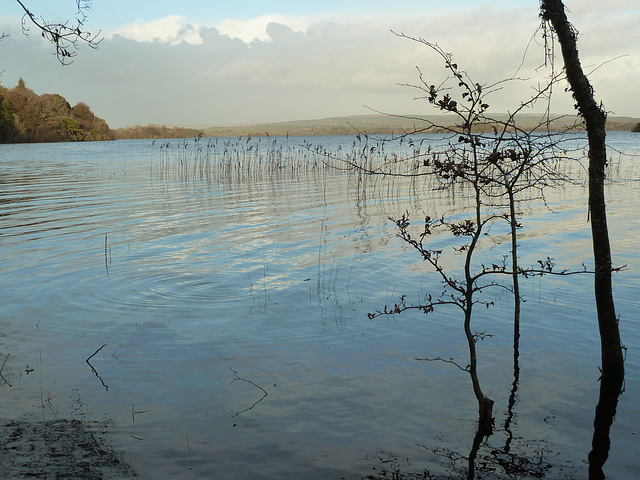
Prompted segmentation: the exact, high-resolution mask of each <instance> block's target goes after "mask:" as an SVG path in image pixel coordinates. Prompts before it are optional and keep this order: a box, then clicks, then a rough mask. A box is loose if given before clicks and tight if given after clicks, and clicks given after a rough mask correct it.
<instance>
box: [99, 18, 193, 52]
mask: <svg viewBox="0 0 640 480" xmlns="http://www.w3.org/2000/svg"><path fill="white" fill-rule="evenodd" d="M200 28H201V27H199V26H197V25H191V24H186V23H185V22H184V20H183V18H182V17H181V16H179V15H170V16H168V17H165V18H161V19H158V20H153V21H151V22H142V21H136V22H134V23H131V24H129V25H125V26H123V27H120V28H118V29H116V30H114V31H113V32H111V34H109V35H108V37H109V38H112V37H113V35H119V36H121V37H124V38H128V39H131V40H135V41H137V42H154V41H160V42H163V43H169V44H172V45H175V44H177V43H180V42H185V43H189V44H191V45H200V44H201V43H202V38H201V37H200Z"/></svg>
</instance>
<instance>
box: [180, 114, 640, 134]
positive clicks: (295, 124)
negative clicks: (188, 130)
mask: <svg viewBox="0 0 640 480" xmlns="http://www.w3.org/2000/svg"><path fill="white" fill-rule="evenodd" d="M495 118H496V120H497V123H496V124H493V125H492V124H486V125H484V126H483V129H484V130H485V131H487V132H491V131H493V126H496V128H498V129H500V124H499V122H501V121H506V119H507V115H506V114H503V115H497V116H496V117H495ZM541 120H542V117H541V116H539V115H532V114H527V115H519V116H518V117H517V122H518V126H519V128H522V129H525V130H531V129H534V128H535V127H536V125H539V124H540V123H541ZM455 124H456V119H455V118H454V117H451V116H446V115H441V116H436V115H406V116H391V115H382V114H372V115H357V116H349V117H330V118H324V119H316V120H299V121H290V122H273V123H261V124H246V125H234V126H213V127H207V128H202V129H199V130H198V129H196V130H194V131H195V132H197V133H196V135H192V136H197V135H198V134H200V132H201V136H205V137H240V136H245V137H246V136H254V137H255V136H286V135H289V136H309V135H357V134H367V135H401V134H404V133H416V132H423V133H444V132H451V131H455V129H456V127H455ZM638 126H640V118H632V117H613V116H612V117H609V119H608V120H607V129H608V130H610V131H613V130H621V131H625V130H626V131H632V130H634V128H637V127H638ZM545 128H546V127H545ZM549 128H550V129H551V130H552V131H563V130H575V131H580V130H583V128H582V127H581V122H580V119H579V118H578V117H576V116H560V115H555V116H552V121H551V122H550V124H549ZM540 130H541V131H542V130H543V128H542V127H541V128H540Z"/></svg>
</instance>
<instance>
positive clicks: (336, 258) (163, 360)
mask: <svg viewBox="0 0 640 480" xmlns="http://www.w3.org/2000/svg"><path fill="white" fill-rule="evenodd" d="M609 138H610V142H611V144H612V146H614V147H616V148H617V149H618V150H619V151H622V152H626V153H629V154H636V155H637V154H638V153H639V147H638V144H640V136H638V135H633V134H630V133H612V134H609ZM437 140H438V139H437V138H436V137H426V140H425V142H429V141H437ZM205 141H206V140H204V141H202V143H201V144H200V146H199V147H198V146H197V145H193V141H191V144H190V145H188V146H187V147H186V148H185V147H184V146H183V145H182V144H181V145H180V146H179V147H178V146H177V143H176V142H175V141H174V143H172V144H170V146H169V147H166V146H165V145H164V144H163V143H162V142H155V143H152V142H151V141H118V142H107V143H91V144H53V145H52V144H46V145H3V146H0V252H1V257H0V335H1V337H0V355H1V358H0V364H2V362H5V363H4V365H3V367H2V370H1V373H2V374H3V376H4V377H5V378H6V380H7V381H8V382H9V383H10V384H11V386H9V385H8V384H6V383H5V382H2V383H3V384H2V385H0V389H1V390H2V392H1V394H0V409H1V410H0V412H1V414H0V415H1V417H2V418H4V419H24V418H30V419H33V420H34V421H43V420H52V419H58V418H72V417H73V418H78V419H81V420H87V421H95V420H99V421H106V420H109V421H112V423H110V426H109V432H110V434H109V435H110V436H111V437H110V438H111V440H110V441H111V442H112V445H113V446H114V447H115V448H116V449H117V450H118V451H120V452H122V455H123V458H124V459H125V461H126V462H130V464H131V465H132V466H133V469H134V470H135V471H136V472H137V474H138V475H139V477H140V478H150V479H151V478H153V479H163V478H167V479H176V478H185V479H187V478H220V479H223V478H224V479H247V480H248V479H251V480H255V479H261V478H264V479H274V478H313V479H336V480H337V479H341V478H346V479H359V478H362V477H366V476H367V475H375V476H378V477H383V478H392V474H391V473H385V472H390V471H393V470H397V471H399V472H401V473H402V474H403V475H408V474H410V473H412V472H422V471H424V470H425V469H428V470H429V472H431V473H433V474H434V475H442V476H447V477H446V478H449V477H448V475H449V474H451V472H459V471H460V470H461V469H463V468H464V466H465V461H464V457H466V456H468V455H469V451H470V449H471V444H472V441H473V436H474V433H475V428H476V420H477V418H476V417H477V412H476V410H477V407H476V403H475V399H474V397H473V393H472V389H471V384H470V380H469V378H468V375H467V374H466V373H464V372H462V371H460V369H458V368H457V367H455V366H454V365H452V364H449V363H444V362H424V361H417V360H416V359H415V357H422V358H424V357H431V358H433V357H442V358H445V359H449V358H453V359H455V361H458V362H459V363H461V364H463V365H464V364H465V363H466V362H467V351H466V347H465V339H464V336H463V333H462V323H461V318H460V315H459V313H458V311H456V310H453V309H442V310H439V311H437V312H436V313H434V314H430V315H429V316H425V315H423V314H420V313H418V312H407V313H405V314H403V315H400V316H393V317H391V316H390V317H378V318H376V319H374V320H369V319H368V317H367V313H369V312H373V311H375V310H376V309H379V308H383V307H384V305H386V304H388V303H389V304H392V303H393V302H396V301H397V297H398V296H399V295H401V294H407V296H408V297H409V298H411V296H414V297H415V296H416V295H419V294H421V293H422V294H424V293H426V292H430V291H434V292H436V293H437V292H439V291H441V286H440V284H439V278H438V276H437V275H436V274H435V273H434V272H433V271H432V270H430V269H429V268H428V266H427V265H426V264H424V263H422V262H421V260H420V258H419V257H418V256H417V255H416V253H415V252H413V251H412V250H410V249H408V248H407V247H406V246H405V245H404V244H403V243H402V241H401V240H400V239H398V238H396V237H395V233H396V232H395V228H394V225H393V224H392V223H391V222H390V221H389V220H388V218H387V217H388V216H392V217H397V216H399V215H401V214H402V213H403V212H404V211H405V210H409V211H410V212H412V213H414V214H415V218H421V217H422V216H423V212H426V213H429V214H431V212H436V214H435V215H432V216H434V217H437V216H439V215H442V214H450V213H452V212H455V211H456V208H461V207H460V206H461V205H462V206H464V204H465V202H464V199H461V198H459V197H456V196H452V194H451V192H447V191H443V190H442V189H440V188H438V187H437V186H434V185H433V183H432V182H428V181H423V180H420V181H413V182H412V181H409V180H407V181H403V180H400V179H382V178H363V177H361V176H357V175H354V174H349V173H345V172H340V171H337V170H336V169H334V168H327V167H326V166H325V165H323V163H322V162H321V161H320V160H318V158H316V157H315V156H314V155H312V154H311V153H310V152H309V149H308V148H303V147H300V145H302V144H303V143H304V142H305V141H311V142H313V143H316V144H317V143H323V144H324V145H327V146H328V148H330V149H332V150H333V151H338V152H339V151H341V149H342V148H344V149H345V150H346V149H348V148H350V146H351V145H352V142H353V139H350V138H348V137H327V138H313V139H302V138H294V137H291V138H288V139H285V138H283V139H278V140H275V141H274V140H273V139H262V140H260V141H258V140H250V141H248V140H245V139H243V140H241V141H237V140H233V139H231V140H218V141H217V142H218V143H217V144H216V146H215V151H216V152H217V155H218V157H215V158H214V156H211V157H205V153H206V151H207V150H210V149H212V148H214V147H211V145H209V148H206V147H205V145H204V142H205ZM225 142H226V143H225ZM198 148H200V149H201V150H198ZM211 151H213V150H211ZM612 158H613V159H614V169H613V170H612V174H611V177H610V178H611V181H610V184H609V186H608V196H609V197H608V205H609V215H610V217H609V218H610V228H611V234H612V246H613V252H614V263H615V264H616V265H622V264H626V265H627V268H626V269H625V270H624V271H622V272H620V273H618V274H616V275H615V277H614V285H615V287H614V288H615V290H614V292H615V296H616V300H617V305H616V306H617V310H618V314H619V315H620V317H621V323H620V326H621V332H622V337H623V342H624V344H625V345H626V347H627V356H626V371H627V376H626V384H625V391H624V393H623V394H622V395H621V397H620V399H619V404H618V410H617V415H616V418H615V421H614V424H613V426H612V430H611V440H612V447H611V454H610V458H609V460H608V462H607V464H606V467H605V471H606V472H607V473H609V474H610V477H611V478H617V479H629V478H636V477H640V459H639V457H638V455H637V453H638V452H639V451H640V415H639V414H638V407H637V406H638V401H639V400H640V387H639V381H640V364H639V363H640V362H639V359H640V355H639V353H638V351H639V349H640V335H639V331H640V328H639V325H638V318H637V312H638V310H639V309H640V295H639V294H638V292H639V290H638V285H639V281H640V276H639V274H638V272H639V271H640V262H639V255H638V251H639V250H638V247H639V245H638V239H639V238H640V210H639V208H638V205H639V204H640V183H639V182H638V180H639V179H640V168H639V162H640V161H639V159H638V157H627V156H620V155H619V154H618V153H615V154H614V155H613V156H612ZM219 161H223V163H224V166H223V167H221V166H220V164H219V163H217V162H219ZM523 211H524V213H525V215H524V217H523V223H524V229H523V230H522V232H521V241H520V243H521V254H522V263H523V264H531V263H535V261H536V259H539V258H546V257H547V256H550V257H553V258H554V259H555V262H556V263H557V264H558V265H561V266H563V267H567V268H580V267H581V264H582V263H583V262H584V263H585V264H586V265H590V231H589V224H588V223H587V212H586V191H585V190H584V188H583V186H581V185H576V186H572V187H568V186H567V187H565V188H563V189H561V190H560V191H550V192H548V194H547V204H546V205H545V204H544V203H543V202H541V201H536V202H533V204H532V205H529V206H526V207H523ZM494 233H496V235H494V237H495V238H499V239H501V240H506V241H508V237H506V236H502V237H500V235H499V232H494ZM434 241H438V242H441V244H442V245H443V249H446V250H447V251H450V247H451V245H452V244H450V238H449V237H448V236H447V235H442V236H440V237H437V238H436V239H435V240H434ZM448 242H449V243H448ZM482 248H483V255H485V256H486V258H492V256H493V257H497V258H498V259H501V258H502V255H505V254H508V247H507V246H505V245H499V244H494V240H493V239H487V241H486V242H485V243H484V244H483V245H482ZM460 258H461V257H456V256H455V255H453V256H450V259H449V260H448V262H450V263H449V265H451V266H452V267H453V266H455V265H456V264H457V262H458V263H459V261H460ZM591 284H592V278H591V276H590V275H576V276H571V277H544V278H542V279H541V278H535V279H528V280H523V285H522V289H523V292H522V293H523V295H524V297H525V299H526V303H524V304H523V312H522V327H521V334H522V337H521V341H520V349H519V367H520V372H519V378H518V382H517V383H516V385H515V386H516V387H517V388H516V389H514V349H513V329H512V317H511V310H512V300H511V297H510V296H509V294H508V293H507V292H505V291H503V290H499V289H498V290H496V291H494V292H493V293H489V294H488V296H487V299H488V301H493V302H494V303H495V305H494V306H492V307H491V308H488V309H484V307H483V308H482V309H478V310H477V312H476V317H475V318H474V329H475V330H477V331H480V332H486V333H487V334H488V335H490V336H487V337H486V338H485V340H483V341H481V342H479V343H478V347H479V369H480V376H481V381H482V383H483V388H484V391H485V393H486V394H487V395H488V396H489V397H491V398H492V399H494V400H495V407H494V414H495V420H496V431H495V434H494V435H493V436H492V437H490V438H489V440H488V442H487V443H486V444H484V445H483V446H482V447H481V448H480V451H479V454H478V455H479V457H478V458H479V461H481V462H483V463H482V465H484V471H489V472H493V473H490V474H489V477H488V478H492V475H494V476H495V478H534V477H539V476H540V475H544V476H546V477H547V478H586V472H587V463H586V458H587V454H588V452H589V451H590V449H591V437H592V435H593V421H594V411H595V406H596V403H597V400H598V391H599V383H598V377H599V372H598V365H599V361H600V358H599V340H598V330H597V324H596V316H595V310H594V300H593V294H592V286H591ZM96 352H97V353H96ZM94 353H95V355H93V354H94ZM92 355H93V356H92ZM87 359H89V363H90V365H89V364H88V363H87V361H86V360H87ZM92 366H93V368H94V369H95V372H94V371H92V368H91V367H92ZM510 397H512V400H515V403H513V402H511V404H510V402H509V398H510ZM505 465H506V466H505ZM393 478H403V477H393Z"/></svg>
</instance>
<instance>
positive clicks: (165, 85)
mask: <svg viewBox="0 0 640 480" xmlns="http://www.w3.org/2000/svg"><path fill="white" fill-rule="evenodd" d="M23 3H25V5H27V6H28V7H29V8H30V9H31V10H32V12H34V13H35V14H36V16H38V17H44V18H46V19H47V20H57V21H62V20H65V19H67V18H71V19H73V18H74V15H75V10H76V8H75V6H76V2H75V0H59V1H56V2H51V1H50V0H23ZM565 5H566V6H567V9H568V16H569V19H570V21H571V22H572V23H573V25H574V26H575V27H576V28H577V29H578V31H579V32H580V36H579V40H578V48H579V51H580V55H581V60H582V64H583V67H584V69H585V71H587V72H590V79H591V81H592V83H593V85H594V87H595V95H596V98H597V99H598V100H601V101H602V102H603V104H604V106H605V109H606V110H607V111H609V112H610V114H612V115H616V116H631V117H640V95H638V84H639V82H638V79H639V78H640V29H639V28H638V25H640V2H638V1H637V0H610V1H608V2H606V4H603V3H602V2H601V1H598V0H566V1H565ZM538 9H539V0H493V1H491V0H473V1H472V0H448V1H446V2H444V1H432V0H395V1H394V2H391V1H389V0H385V1H378V0H367V1H364V0H342V1H337V0H323V1H321V2H306V1H302V0H296V1H293V0H281V1H269V0H251V1H247V0H235V1H233V2H231V1H229V0H225V1H217V0H182V1H180V2H176V1H168V0H154V1H147V0H136V1H131V0H128V1H126V2H125V1H124V0H94V1H93V2H92V5H91V9H90V10H89V11H88V12H87V15H88V18H87V19H86V21H85V23H84V28H85V29H86V30H88V31H90V32H96V33H97V32H100V37H101V38H102V42H101V43H100V45H99V48H98V49H96V50H94V49H91V48H88V47H87V46H81V47H80V48H79V50H78V51H77V55H76V57H75V58H74V61H73V63H72V64H71V65H68V66H61V65H60V64H59V63H58V62H57V60H56V58H55V56H54V55H53V53H54V50H53V48H52V47H51V45H50V44H47V43H46V42H45V41H44V40H43V39H42V38H41V36H40V35H39V33H38V32H37V31H36V30H35V28H33V27H32V28H31V32H30V34H29V35H25V34H24V33H23V32H22V29H21V10H20V6H19V4H18V3H17V2H13V1H8V2H4V7H3V11H2V12H0V28H1V29H2V31H3V32H5V33H7V34H9V35H10V36H9V37H7V38H4V39H3V40H2V41H0V72H2V73H1V75H0V83H1V84H2V85H4V86H5V87H13V86H15V85H16V84H17V82H18V79H19V78H20V77H22V78H23V79H24V81H25V82H26V85H27V86H28V87H29V88H31V89H33V90H34V91H35V92H36V93H38V94H42V93H59V94H60V95H62V96H64V97H65V98H66V99H67V100H68V101H69V103H71V104H72V105H74V104H75V103H77V102H81V101H82V102H85V103H86V104H88V105H89V106H90V107H91V109H92V110H93V112H94V113H95V114H96V115H98V116H99V117H102V118H104V119H105V120H106V121H107V123H108V124H109V126H111V127H112V128H119V127H124V126H130V125H136V124H138V125H146V124H150V123H155V124H164V125H186V126H198V127H204V126H210V125H232V124H238V123H255V122H270V121H289V120H306V119H315V118H327V117H336V116H344V115H361V114H368V113H371V112H373V111H377V112H384V113H390V114H409V115H413V114H432V113H434V110H433V107H431V106H430V105H429V104H428V103H426V102H425V101H424V100H419V99H416V97H417V96H418V94H419V92H418V91H417V90H416V89H415V88H412V87H411V86H407V85H415V84H417V83H419V77H418V70H417V67H418V68H419V69H420V71H422V72H423V75H424V78H425V80H426V81H427V82H428V83H434V84H439V83H440V82H441V81H443V80H444V79H445V74H446V72H445V70H444V66H443V62H442V60H441V59H440V58H439V57H438V56H437V55H436V54H435V53H434V52H433V51H432V50H430V49H429V48H427V47H425V46H424V45H422V44H420V43H418V42H415V41H412V40H409V39H407V38H402V37H401V36H399V35H397V34H398V33H404V34H406V35H407V36H410V37H414V38H423V39H425V40H428V41H430V42H433V43H437V44H438V45H440V46H441V47H442V48H443V49H444V50H445V51H447V52H450V53H452V54H453V56H454V60H455V61H456V62H457V63H458V65H459V67H460V68H462V69H463V70H464V71H465V72H466V73H467V74H468V75H469V77H470V78H471V79H472V80H473V81H474V82H477V83H480V84H492V83H494V82H497V81H499V80H502V79H505V78H510V77H512V76H513V75H514V74H516V76H517V78H518V79H517V80H514V81H511V82H508V83H506V84H504V85H503V86H502V89H501V90H500V91H498V92H495V93H494V94H492V96H491V98H490V99H489V100H490V102H488V103H489V104H490V106H491V111H493V112H496V113H502V112H506V111H511V110H513V109H515V108H517V107H518V106H519V105H520V102H522V101H526V100H527V99H528V98H529V97H530V96H531V95H532V94H533V92H534V91H535V88H536V85H537V84H538V83H539V82H543V81H544V79H545V77H546V76H547V75H548V74H549V71H550V70H549V66H548V65H547V66H545V65H544V63H545V55H544V51H545V47H544V39H543V36H542V33H541V31H540V30H539V29H538V27H539V26H540V20H539V17H538ZM394 32H395V33H394ZM558 54H559V50H558ZM558 65H560V62H558ZM540 108H542V106H541V107H540ZM552 110H553V111H554V112H556V113H573V111H574V110H573V103H572V101H571V98H570V96H569V95H568V94H567V93H565V91H564V85H560V86H559V87H558V88H556V90H555V92H554V96H553V100H552Z"/></svg>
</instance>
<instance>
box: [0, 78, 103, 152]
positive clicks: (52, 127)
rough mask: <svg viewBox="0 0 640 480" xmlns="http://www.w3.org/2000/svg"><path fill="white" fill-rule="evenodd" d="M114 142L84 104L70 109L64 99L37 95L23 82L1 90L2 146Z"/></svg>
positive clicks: (46, 94) (0, 139)
mask: <svg viewBox="0 0 640 480" xmlns="http://www.w3.org/2000/svg"><path fill="white" fill-rule="evenodd" d="M114 138H115V136H114V134H113V132H112V130H111V129H110V128H109V125H107V122H105V121H104V120H103V119H102V118H99V117H96V116H95V115H94V114H93V112H92V111H91V109H90V108H89V107H88V106H87V105H86V104H84V103H82V102H80V103H78V104H77V105H75V106H74V107H71V105H69V102H67V100H66V99H65V98H64V97H62V96H61V95H58V94H51V93H45V94H43V95H38V94H36V93H35V92H34V91H33V90H31V89H29V88H27V86H26V85H25V82H24V80H22V78H21V79H20V81H19V82H18V85H17V86H16V87H14V88H11V89H8V88H5V87H2V86H0V143H22V142H69V141H82V140H113V139H114Z"/></svg>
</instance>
